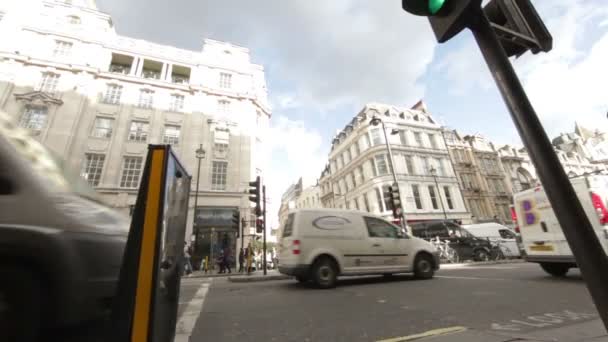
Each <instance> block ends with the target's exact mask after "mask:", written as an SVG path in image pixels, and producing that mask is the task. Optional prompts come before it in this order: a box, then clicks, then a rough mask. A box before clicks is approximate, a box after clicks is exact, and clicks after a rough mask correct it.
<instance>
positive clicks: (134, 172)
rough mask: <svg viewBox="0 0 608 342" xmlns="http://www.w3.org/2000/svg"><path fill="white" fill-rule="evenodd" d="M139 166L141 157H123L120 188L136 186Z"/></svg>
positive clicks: (139, 170)
mask: <svg viewBox="0 0 608 342" xmlns="http://www.w3.org/2000/svg"><path fill="white" fill-rule="evenodd" d="M141 166H142V158H141V157H124V159H123V162H122V172H121V176H120V187H121V188H137V187H138V186H139V177H140V175H141Z"/></svg>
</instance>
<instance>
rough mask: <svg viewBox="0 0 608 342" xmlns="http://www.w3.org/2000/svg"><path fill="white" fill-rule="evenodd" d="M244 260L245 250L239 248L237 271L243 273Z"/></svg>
mask: <svg viewBox="0 0 608 342" xmlns="http://www.w3.org/2000/svg"><path fill="white" fill-rule="evenodd" d="M244 262H245V252H244V251H243V249H242V248H241V251H240V252H239V273H243V263H244Z"/></svg>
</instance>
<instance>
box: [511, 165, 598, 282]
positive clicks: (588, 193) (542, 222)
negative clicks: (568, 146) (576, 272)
mask: <svg viewBox="0 0 608 342" xmlns="http://www.w3.org/2000/svg"><path fill="white" fill-rule="evenodd" d="M570 182H571V183H572V186H573V187H574V190H575V191H576V194H577V196H578V199H579V200H580V202H581V204H582V205H583V208H584V210H585V213H586V214H587V217H588V218H589V221H590V222H591V225H592V226H593V229H594V230H595V232H596V234H597V237H598V239H599V241H600V243H601V245H602V247H603V248H604V251H605V252H608V210H607V207H608V205H607V203H608V175H588V176H580V177H574V178H571V179H570ZM513 201H514V206H515V211H516V214H517V224H518V228H519V231H520V234H521V240H522V245H523V249H524V251H525V253H524V254H525V256H524V257H525V259H526V261H528V262H535V263H538V264H540V266H541V267H542V269H543V270H545V271H546V272H547V273H549V274H551V275H553V276H564V275H565V274H566V273H568V270H569V269H570V268H573V267H577V265H576V260H575V259H574V255H572V251H571V250H570V246H569V245H568V241H566V237H565V236H564V232H563V231H562V228H561V227H560V225H559V223H558V221H557V217H556V216H555V213H554V211H553V208H552V207H551V203H549V199H548V198H547V194H546V193H545V191H544V189H543V188H542V187H541V186H538V187H535V188H532V189H528V190H525V191H522V192H520V193H517V194H515V195H514V198H513Z"/></svg>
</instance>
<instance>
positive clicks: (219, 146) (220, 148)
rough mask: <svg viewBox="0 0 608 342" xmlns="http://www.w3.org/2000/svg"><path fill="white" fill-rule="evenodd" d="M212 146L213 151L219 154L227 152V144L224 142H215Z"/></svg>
mask: <svg viewBox="0 0 608 342" xmlns="http://www.w3.org/2000/svg"><path fill="white" fill-rule="evenodd" d="M214 148H215V151H216V152H217V153H219V154H224V153H226V152H228V144H226V143H215V145H214Z"/></svg>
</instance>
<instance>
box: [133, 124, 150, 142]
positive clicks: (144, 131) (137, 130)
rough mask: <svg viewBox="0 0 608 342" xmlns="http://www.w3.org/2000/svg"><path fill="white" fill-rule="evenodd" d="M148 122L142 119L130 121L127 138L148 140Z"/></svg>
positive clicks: (140, 140)
mask: <svg viewBox="0 0 608 342" xmlns="http://www.w3.org/2000/svg"><path fill="white" fill-rule="evenodd" d="M149 129H150V124H149V123H148V122H144V121H131V127H130V128H129V138H128V140H131V141H139V142H146V140H148V130H149Z"/></svg>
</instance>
